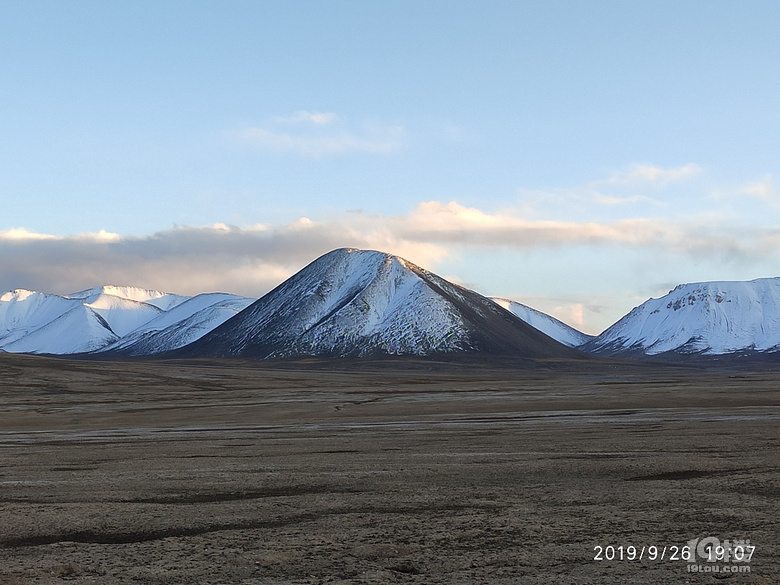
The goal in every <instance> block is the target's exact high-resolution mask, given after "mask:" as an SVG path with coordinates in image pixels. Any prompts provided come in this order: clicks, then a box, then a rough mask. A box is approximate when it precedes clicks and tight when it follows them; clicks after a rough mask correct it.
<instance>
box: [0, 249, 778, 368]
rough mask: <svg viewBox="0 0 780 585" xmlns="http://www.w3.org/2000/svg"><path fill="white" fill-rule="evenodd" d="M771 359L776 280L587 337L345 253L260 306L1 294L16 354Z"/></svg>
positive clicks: (165, 296)
mask: <svg viewBox="0 0 780 585" xmlns="http://www.w3.org/2000/svg"><path fill="white" fill-rule="evenodd" d="M778 350H780V278H767V279H758V280H753V281H750V282H709V283H696V284H685V285H680V286H678V287H677V288H675V289H674V290H672V291H671V292H670V293H669V294H667V295H666V296H664V297H661V298H659V299H649V300H648V301H646V302H645V303H643V304H642V305H640V306H638V307H636V308H635V309H633V310H632V311H631V312H630V313H629V314H628V315H626V316H625V317H623V318H622V319H620V320H619V321H618V322H617V323H615V324H614V325H612V326H611V327H609V328H608V329H606V330H605V331H604V332H603V333H601V334H600V335H598V336H595V337H594V336H590V335H586V334H584V333H581V332H580V331H577V330H576V329H574V328H572V327H570V326H569V325H566V324H565V323H563V322H561V321H559V320H557V319H555V318H553V317H551V316H549V315H546V314H544V313H542V312H540V311H537V310H535V309H532V308H531V307H528V306H526V305H523V304H521V303H518V302H516V301H512V300H509V299H503V298H492V299H491V298H487V297H484V296H482V295H480V294H478V293H476V292H474V291H472V290H469V289H466V288H463V287H461V286H458V285H455V284H453V283H451V282H448V281H447V280H445V279H443V278H441V277H439V276H437V275H435V274H433V273H431V272H428V271H427V270H424V269H423V268H420V267H419V266H416V265H414V264H412V263H411V262H408V261H406V260H404V259H402V258H399V257H397V256H393V255H390V254H385V253H382V252H375V251H367V250H355V249H347V248H343V249H338V250H334V251H332V252H329V253H328V254H325V255H324V256H322V257H320V258H318V259H317V260H315V261H314V262H312V263H311V264H309V265H308V266H306V267H305V268H303V269H302V270H301V271H300V272H298V273H297V274H295V275H293V276H292V277H290V278H289V279H287V280H286V281H285V282H283V283H282V284H280V285H279V286H278V287H276V288H275V289H274V290H272V291H271V292H269V293H268V294H266V295H264V296H263V297H262V298H260V299H249V298H245V297H239V296H236V295H231V294H225V293H207V294H200V295H196V296H193V297H187V296H182V295H176V294H170V293H164V292H160V291H155V290H145V289H140V288H133V287H118V286H102V287H97V288H92V289H87V290H84V291H80V292H77V293H72V294H68V295H54V294H46V293H40V292H34V291H28V290H14V291H10V292H7V293H5V294H3V295H2V296H0V351H6V352H14V353H35V354H54V355H73V354H94V355H117V356H121V355H127V356H145V355H157V354H164V353H168V354H169V355H171V356H173V357H227V356H232V357H245V358H250V359H286V358H299V357H305V356H323V357H369V356H381V355H415V356H428V355H441V354H450V355H452V354H458V353H469V354H490V355H505V356H513V357H524V358H564V357H576V356H582V355H583V353H582V352H585V353H594V354H600V355H612V356H633V357H643V356H655V355H659V354H665V353H673V354H683V355H688V354H702V355H724V354H743V353H745V352H755V353H758V352H776V351H778Z"/></svg>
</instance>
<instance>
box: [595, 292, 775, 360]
mask: <svg viewBox="0 0 780 585" xmlns="http://www.w3.org/2000/svg"><path fill="white" fill-rule="evenodd" d="M582 349H585V350H587V351H594V352H597V353H603V354H613V355H621V354H632V353H633V354H642V353H644V354H648V355H655V354H660V353H665V352H675V353H687V354H693V353H699V354H705V355H720V354H727V353H739V352H743V351H777V350H779V349H780V278H759V279H756V280H751V281H748V282H699V283H693V284H681V285H679V286H677V287H676V288H675V289H674V290H672V291H670V292H669V294H667V295H665V296H663V297H661V298H658V299H649V300H648V301H646V302H644V303H642V304H641V305H639V306H638V307H636V308H635V309H633V310H632V311H631V312H630V313H629V314H628V315H626V316H625V317H623V318H622V319H620V321H618V322H617V323H615V324H614V325H612V326H611V327H609V328H608V329H606V330H605V331H604V332H603V333H602V334H601V335H599V336H598V337H597V338H596V339H594V340H592V341H590V342H588V343H586V344H585V345H583V346H582Z"/></svg>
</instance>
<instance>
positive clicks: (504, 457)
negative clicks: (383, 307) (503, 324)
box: [0, 354, 780, 584]
mask: <svg viewBox="0 0 780 585" xmlns="http://www.w3.org/2000/svg"><path fill="white" fill-rule="evenodd" d="M779 464H780V373H778V372H777V371H771V369H768V368H767V367H766V366H764V367H763V368H762V369H756V370H750V369H742V370H740V371H737V370H732V371H728V370H720V371H718V370H714V369H712V368H711V367H709V368H707V369H702V368H699V369H693V368H683V367H681V366H679V365H677V366H646V365H645V366H642V365H637V364H628V363H619V362H611V363H595V362H592V361H588V362H584V363H579V364H576V363H564V362H546V363H540V364H536V365H535V366H534V367H532V368H529V369H517V368H512V367H508V366H506V367H504V366H498V365H490V364H463V365H460V366H455V365H452V364H449V365H447V364H438V363H424V362H414V363H411V362H376V363H366V362H364V363H360V364H354V363H353V364H350V363H346V362H336V363H334V364H331V365H330V366H328V367H326V366H324V365H323V364H322V363H308V364H286V365H278V364H277V365H267V364H265V365H264V364H256V363H255V364H250V363H239V362H129V363H120V362H110V363H106V362H79V361H65V360H50V359H46V358H35V357H22V356H11V355H7V354H5V355H0V583H2V584H17V583H39V584H47V583H61V582H68V583H100V584H112V583H144V584H163V583H172V584H173V583H177V584H178V583H204V584H215V583H246V584H255V583H442V584H444V583H446V584H451V583H452V584H460V583H463V584H466V583H468V584H471V583H556V584H557V583H573V584H574V583H576V584H586V583H654V584H663V583H686V582H690V583H704V584H707V583H716V582H717V583H720V582H723V580H724V579H726V582H729V583H767V584H768V583H779V582H780V465H779ZM704 538H711V539H712V538H717V539H718V541H719V542H724V541H726V540H728V541H729V542H730V543H732V544H735V541H749V545H750V547H755V549H754V550H753V553H752V558H751V560H750V562H749V563H745V562H742V563H736V562H733V560H731V561H729V562H728V563H725V562H720V563H708V562H706V560H705V559H702V558H700V557H698V556H697V555H696V551H695V550H694V552H693V554H694V562H693V563H692V566H693V567H695V568H697V569H698V568H700V567H701V568H702V569H704V568H705V567H708V569H704V570H707V571H708V572H706V573H696V572H691V570H690V568H689V563H688V562H686V561H685V560H683V559H682V558H680V556H681V555H682V554H684V553H682V552H681V550H682V549H681V548H680V547H683V546H684V545H686V544H687V543H688V541H690V540H693V539H699V540H701V539H704ZM708 542H713V540H710V541H708ZM743 544H747V543H743ZM608 546H612V547H615V550H614V557H615V558H614V560H595V559H594V557H595V556H596V555H597V553H598V548H597V547H604V548H603V549H602V551H603V552H602V556H613V554H612V552H611V549H608V548H607V547H608ZM621 546H622V547H623V548H622V549H619V548H618V547H621ZM629 546H635V547H637V548H636V550H635V551H634V549H629V548H628V547H629ZM653 546H655V547H658V548H657V549H652V548H650V547H653ZM642 547H645V548H644V550H642ZM664 547H666V550H665V551H663V549H664ZM675 548H676V549H677V552H676V556H677V557H678V558H676V559H675V558H670V557H674V556H675ZM662 551H663V552H662ZM632 552H633V555H632ZM654 552H655V554H654ZM621 553H622V554H623V557H624V558H623V560H620V555H621ZM640 554H641V556H642V559H641V560H638V559H635V560H629V556H640ZM662 554H663V555H664V558H663V559H661V558H660V557H661V555H662ZM652 557H656V558H655V560H653V559H652ZM712 567H718V568H719V569H720V570H721V571H723V570H724V568H728V569H729V570H731V569H732V568H733V567H735V568H736V569H737V570H738V569H739V568H740V567H742V570H743V571H744V570H746V569H748V568H749V569H750V572H749V573H744V572H743V573H739V574H732V573H729V574H725V573H723V572H720V573H717V574H715V573H712V572H710V571H712V570H713V569H712Z"/></svg>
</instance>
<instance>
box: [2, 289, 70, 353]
mask: <svg viewBox="0 0 780 585" xmlns="http://www.w3.org/2000/svg"><path fill="white" fill-rule="evenodd" d="M74 306H75V304H74V303H73V302H71V301H69V300H68V299H66V298H64V297H61V296H58V295H50V294H45V293H39V292H34V291H30V290H25V289H16V290H13V291H9V292H7V293H4V294H3V295H2V296H0V346H4V345H5V344H6V343H11V342H13V341H15V340H17V339H19V338H21V337H24V336H25V335H27V334H29V333H31V332H32V331H35V330H36V329H38V328H39V327H43V326H44V325H46V324H47V323H50V322H51V321H53V320H55V319H56V318H58V317H60V316H61V315H63V314H64V313H66V312H67V311H69V310H70V309H72V308H73V307H74ZM9 351H10V350H9Z"/></svg>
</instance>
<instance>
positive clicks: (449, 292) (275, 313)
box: [178, 248, 581, 359]
mask: <svg viewBox="0 0 780 585" xmlns="http://www.w3.org/2000/svg"><path fill="white" fill-rule="evenodd" d="M453 352H479V353H487V354H494V355H507V356H514V357H527V358H546V357H575V356H580V355H581V354H579V353H578V352H576V351H574V350H572V349H570V348H568V347H566V346H564V345H562V344H561V343H559V342H557V341H555V340H554V339H552V338H550V337H548V336H547V335H545V334H544V333H542V332H540V331H538V330H537V329H534V328H533V327H531V326H530V325H528V324H527V323H525V322H524V321H522V320H521V319H519V318H517V317H516V316H514V315H513V314H512V313H510V312H509V311H506V310H504V309H503V308H501V307H499V306H498V305H496V304H495V303H494V302H493V301H491V300H490V299H488V298H486V297H483V296H482V295H480V294H478V293H476V292H474V291H471V290H468V289H466V288H463V287H461V286H458V285H455V284H452V283H451V282H448V281H446V280H444V279H443V278H441V277H439V276H436V275H435V274H432V273H430V272H428V271H427V270H424V269H422V268H420V267H418V266H416V265H414V264H412V263H411V262H408V261H406V260H403V259H402V258H399V257H397V256H393V255H390V254H385V253H382V252H375V251H369V250H355V249H349V248H342V249H338V250H334V251H332V252H329V253H328V254H325V255H324V256H321V257H320V258H318V259H317V260H315V261H314V262H312V263H311V264H309V265H308V266H306V267H305V268H303V269H302V270H301V271H300V272H298V273H297V274H295V275H294V276H292V277H290V278H289V279H288V280H286V281H285V282H283V283H282V284H281V285H279V286H278V287H276V288H275V289H274V290H272V291H271V292H269V293H268V294H266V295H265V296H263V297H262V298H260V299H259V300H258V301H256V302H254V303H253V304H251V305H250V306H249V307H247V308H246V309H244V310H243V311H242V312H240V313H239V314H238V315H236V316H235V317H232V318H231V319H229V320H227V321H226V322H225V323H223V324H222V325H220V326H219V327H217V328H216V329H214V330H213V331H211V332H210V333H208V334H206V335H205V336H203V337H202V338H201V339H199V340H198V341H195V342H194V343H192V344H190V345H189V346H187V347H185V348H182V349H181V350H179V352H178V355H185V356H192V357H195V356H198V357H207V356H211V357H221V356H235V357H248V358H253V359H284V358H293V357H303V356H328V357H365V356H379V355H432V354H450V353H453Z"/></svg>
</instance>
